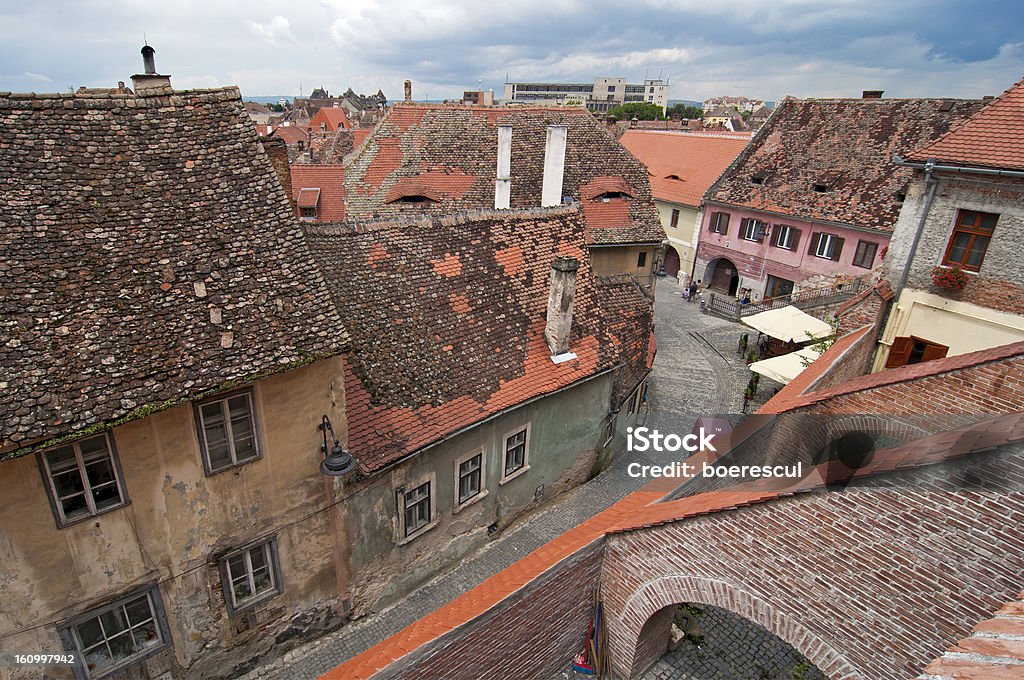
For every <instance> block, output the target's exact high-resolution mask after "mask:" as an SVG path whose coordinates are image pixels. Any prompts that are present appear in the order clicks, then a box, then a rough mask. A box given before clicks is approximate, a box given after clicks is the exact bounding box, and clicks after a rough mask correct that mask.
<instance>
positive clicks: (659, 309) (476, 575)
mask: <svg viewBox="0 0 1024 680" xmlns="http://www.w3.org/2000/svg"><path fill="white" fill-rule="evenodd" d="M680 291H681V289H680V288H679V286H678V285H677V284H676V283H675V281H674V280H673V279H662V280H661V281H659V284H658V287H657V303H656V310H655V323H656V329H655V335H656V337H657V340H658V355H657V358H656V360H655V365H654V370H653V373H652V376H651V382H650V388H649V391H648V399H649V405H648V409H647V412H646V414H642V416H641V418H642V419H644V424H646V425H647V426H648V427H654V428H658V429H661V430H662V431H663V432H678V433H682V432H689V431H690V429H691V428H692V426H693V422H694V420H695V418H696V417H697V416H698V415H710V414H715V413H737V412H739V411H740V409H741V408H742V405H743V391H744V388H745V387H746V385H747V381H748V380H749V379H750V371H749V370H748V369H747V367H746V365H745V364H744V363H743V362H742V360H741V358H740V357H739V356H737V355H736V353H735V350H736V343H737V341H738V338H739V334H740V333H741V332H742V330H743V328H745V327H743V326H740V325H739V324H736V323H733V322H730V321H726V320H723V319H719V318H717V317H714V316H711V315H708V314H702V313H701V312H700V308H699V306H698V305H697V304H696V303H692V304H691V303H689V302H687V301H686V300H683V299H682V298H681V297H680V295H679V293H680ZM764 385H765V382H764V381H762V387H761V390H760V393H761V397H762V399H761V400H762V401H763V400H764V398H765V397H766V395H770V393H771V390H770V389H766V388H765V387H764ZM754 408H756V407H754ZM674 458H677V456H675V457H673V456H672V455H671V454H660V455H659V454H647V455H646V456H645V455H640V454H636V453H634V454H630V455H628V456H627V455H625V454H619V455H618V456H617V457H616V458H615V459H614V460H613V461H612V464H611V466H610V467H609V468H608V469H607V470H605V471H604V472H603V473H601V474H600V475H598V476H597V477H595V478H594V479H593V480H591V481H589V482H587V483H586V484H584V485H583V486H581V487H578V488H576V489H574V490H572V491H569V492H566V493H564V494H562V495H561V496H559V497H558V498H555V499H553V500H552V501H551V502H550V503H549V504H548V505H547V506H545V507H544V508H542V509H540V510H538V511H537V512H535V513H532V514H530V515H528V516H527V517H525V518H523V519H521V520H520V521H519V522H517V523H515V524H513V525H511V526H510V527H508V528H507V529H505V530H504V531H503V532H501V534H499V535H498V536H497V537H495V538H494V540H492V541H491V542H490V543H488V544H487V545H486V546H484V547H483V548H481V549H480V550H479V551H477V552H476V553H475V554H473V555H472V556H470V557H468V558H466V559H464V560H462V561H461V562H460V563H459V564H457V565H455V566H454V567H453V568H452V569H450V570H448V571H446V572H444V573H442V574H439V575H438V576H436V577H435V578H434V579H433V580H431V581H430V582H429V583H427V584H425V585H423V586H421V587H420V588H418V589H417V590H416V591H415V592H413V593H412V594H410V595H409V596H408V597H407V598H405V599H404V600H402V601H400V602H398V603H396V604H395V605H393V606H391V607H389V608H387V609H384V610H382V611H380V612H377V613H374V614H371V615H369V616H366V617H364V618H362V619H360V620H358V621H353V622H351V623H348V624H346V625H345V626H343V627H342V628H340V629H339V630H337V631H335V632H334V633H331V634H329V635H326V636H324V637H322V638H320V639H318V640H315V641H313V642H310V643H307V644H306V645H303V646H301V647H298V648H296V649H294V650H292V651H290V652H288V653H287V654H286V655H285V656H284V657H283V658H280V659H278V660H276V661H273V662H270V663H268V664H267V665H264V666H261V667H259V668H257V669H255V670H253V671H252V672H250V673H248V674H247V675H246V676H243V677H246V678H269V679H274V680H301V679H303V678H316V677H317V676H318V675H320V674H322V673H324V672H326V671H328V670H330V669H331V668H333V667H335V666H337V665H339V664H340V663H342V662H343V661H345V660H346V659H349V658H351V657H353V656H355V655H356V654H358V653H360V652H362V651H364V650H366V649H368V648H370V647H372V646H373V645H375V644H377V643H378V642H380V641H382V640H384V639H385V638H387V637H389V636H390V635H392V634H394V633H395V632H397V631H399V630H401V629H402V628H404V627H405V626H407V625H409V624H411V623H412V622H414V621H416V620H417V619H419V618H421V617H422V616H424V615H426V614H428V613H430V612H431V611H433V610H435V609H437V608H438V607H440V606H442V605H444V604H446V603H448V602H449V601H451V600H452V599H454V598H455V597H456V596H458V595H460V594H462V593H464V592H466V591H467V590H469V589H471V588H473V587H474V586H476V585H478V584H479V583H481V582H482V581H484V580H485V579H486V578H488V577H490V576H491V575H493V574H495V573H497V572H498V571H500V570H502V569H504V568H505V567H507V566H508V565H510V564H512V563H513V562H515V561H516V560H518V559H519V558H521V557H523V556H525V555H527V554H529V553H530V552H532V551H533V550H535V549H536V548H539V547H540V546H542V545H544V544H545V543H547V542H548V541H549V540H551V539H552V538H554V537H556V536H558V535H560V534H561V533H563V532H564V531H566V530H567V529H569V528H571V527H574V526H576V525H578V524H580V523H582V522H583V521H584V520H586V519H589V518H590V517H592V516H594V515H595V514H597V513H598V512H600V511H602V510H604V509H605V508H607V507H608V506H610V505H611V504H612V503H615V502H616V501H618V500H620V499H621V498H623V497H624V496H626V495H627V494H629V493H630V492H632V491H635V490H636V489H638V488H639V487H640V486H642V485H643V484H644V482H645V481H646V480H644V479H634V478H631V477H629V476H628V475H627V474H626V472H625V470H626V465H627V464H628V463H630V462H640V463H642V464H643V463H646V464H664V463H668V462H671V461H672V460H673V459H674Z"/></svg>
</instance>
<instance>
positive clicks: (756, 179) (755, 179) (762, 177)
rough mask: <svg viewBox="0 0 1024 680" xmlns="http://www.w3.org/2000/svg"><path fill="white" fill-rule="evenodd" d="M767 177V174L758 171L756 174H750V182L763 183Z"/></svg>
mask: <svg viewBox="0 0 1024 680" xmlns="http://www.w3.org/2000/svg"><path fill="white" fill-rule="evenodd" d="M767 178H768V176H767V175H765V174H764V173H758V174H756V175H751V176H750V183H751V184H759V185H760V184H764V181H765V179H767Z"/></svg>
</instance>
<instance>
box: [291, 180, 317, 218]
mask: <svg viewBox="0 0 1024 680" xmlns="http://www.w3.org/2000/svg"><path fill="white" fill-rule="evenodd" d="M319 202H320V189H316V188H313V189H299V197H298V198H297V199H296V201H295V204H296V205H297V206H298V208H299V219H303V220H315V219H316V218H317V203H319Z"/></svg>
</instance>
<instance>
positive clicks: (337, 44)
mask: <svg viewBox="0 0 1024 680" xmlns="http://www.w3.org/2000/svg"><path fill="white" fill-rule="evenodd" d="M143 35H145V37H146V38H147V39H148V41H149V44H150V45H153V46H154V47H155V48H156V50H157V52H156V60H157V69H158V71H160V72H161V73H170V74H171V75H172V83H173V85H174V87H175V88H191V87H217V86H221V85H228V84H235V85H238V86H240V87H241V89H242V93H243V95H250V96H255V95H288V96H294V95H296V94H298V93H299V88H300V85H301V87H302V90H303V91H304V92H305V93H307V94H308V93H309V91H310V90H311V89H312V88H313V87H315V86H319V85H323V86H325V87H327V88H328V89H329V90H330V91H331V92H337V93H340V92H342V91H344V90H345V88H347V87H349V86H351V87H352V88H353V89H355V90H356V91H357V92H363V93H372V92H376V91H377V89H378V88H382V89H383V90H384V93H385V94H386V95H388V98H389V99H395V98H401V96H402V81H403V80H405V79H406V78H410V79H411V80H412V81H413V83H414V98H416V99H424V98H430V99H441V98H445V97H458V96H461V93H462V91H463V90H465V89H476V86H477V83H478V82H480V83H482V84H483V87H484V89H489V88H493V89H494V90H495V91H496V92H497V93H499V96H500V92H501V89H502V83H503V82H504V81H505V79H506V74H507V76H508V78H509V79H510V80H513V81H555V82H590V81H592V80H593V78H594V77H595V76H599V75H607V76H624V77H628V78H630V79H635V80H637V81H639V80H641V79H642V78H643V77H644V76H645V75H648V76H650V77H657V76H659V75H662V76H665V77H669V78H670V79H671V86H672V87H671V97H672V98H673V99H684V98H685V99H704V98H707V97H710V96H714V95H722V94H732V95H740V94H742V95H747V96H750V97H757V98H764V99H770V100H776V99H780V98H781V97H782V96H784V95H787V94H788V95H794V96H797V97H835V96H859V95H860V92H861V90H865V89H882V90H885V91H886V96H894V97H913V96H958V97H975V96H981V95H986V94H998V93H1000V92H1001V91H1003V90H1004V89H1006V88H1007V87H1009V86H1010V85H1011V84H1013V83H1014V82H1016V81H1017V80H1019V79H1020V78H1021V77H1024V2H1021V1H1020V0H1007V1H1005V2H1004V1H986V0H977V1H974V2H970V1H961V0H882V1H875V0H616V1H614V2H612V1H609V0H504V1H500V0H499V1H497V2H496V1H494V0H394V1H388V0H319V1H317V0H290V1H287V2H283V1H280V0H277V1H271V0H244V1H243V0H203V1H201V2H200V1H194V0H177V1H176V2H173V3H171V2H161V1H160V0H149V1H148V2H136V1H128V0H66V1H64V2H55V1H49V0H28V1H21V0H19V1H13V0H0V36H2V38H3V40H2V41H0V90H10V91H15V92H26V91H35V92H53V91H67V90H68V88H70V87H75V88H77V87H79V86H82V85H85V86H89V87H103V86H111V85H113V84H115V83H116V82H117V81H118V80H125V81H127V80H128V79H129V76H130V75H131V74H132V73H136V72H138V71H139V70H141V57H140V56H139V48H140V47H141V46H142V44H143V43H142V41H143Z"/></svg>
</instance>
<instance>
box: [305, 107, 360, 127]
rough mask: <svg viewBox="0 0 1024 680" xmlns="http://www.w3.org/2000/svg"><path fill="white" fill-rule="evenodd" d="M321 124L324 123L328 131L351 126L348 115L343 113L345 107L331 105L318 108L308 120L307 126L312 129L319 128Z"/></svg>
mask: <svg viewBox="0 0 1024 680" xmlns="http://www.w3.org/2000/svg"><path fill="white" fill-rule="evenodd" d="M321 124H324V125H326V126H327V130H328V131H329V132H334V131H335V130H337V129H338V128H350V127H352V123H350V122H349V120H348V116H347V115H345V109H342V108H333V107H324V108H322V109H320V110H319V111H317V112H316V115H314V116H313V118H312V119H310V121H309V127H310V128H312V129H314V130H319V129H320V125H321Z"/></svg>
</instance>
